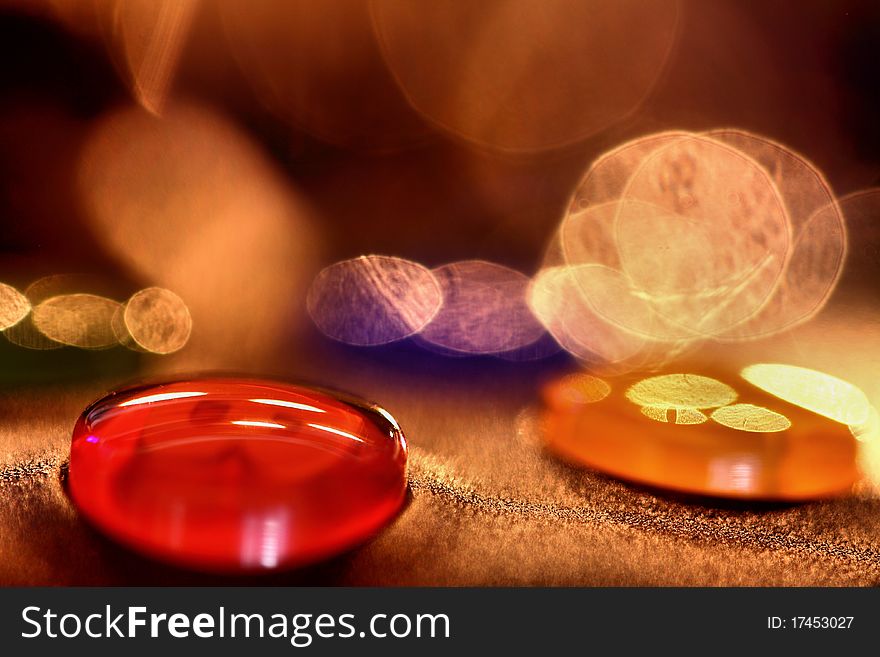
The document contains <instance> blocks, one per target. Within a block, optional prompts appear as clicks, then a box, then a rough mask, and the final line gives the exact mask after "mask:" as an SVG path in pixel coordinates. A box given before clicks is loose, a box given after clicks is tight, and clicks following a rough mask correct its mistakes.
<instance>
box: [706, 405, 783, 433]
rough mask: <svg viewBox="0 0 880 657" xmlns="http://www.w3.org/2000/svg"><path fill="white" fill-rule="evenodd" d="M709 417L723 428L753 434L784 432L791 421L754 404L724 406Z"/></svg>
mask: <svg viewBox="0 0 880 657" xmlns="http://www.w3.org/2000/svg"><path fill="white" fill-rule="evenodd" d="M710 417H711V418H712V419H713V420H715V422H717V423H718V424H721V425H724V426H725V427H730V428H731V429H737V430H738V431H751V432H754V433H773V432H776V431H785V430H786V429H788V428H789V427H790V426H791V420H789V419H788V418H787V417H785V416H784V415H782V414H781V413H777V412H776V411H771V410H770V409H769V408H764V407H763V406H755V405H754V404H733V405H732V406H724V407H723V408H719V409H717V410H716V411H714V412H713V413H712V415H711V416H710Z"/></svg>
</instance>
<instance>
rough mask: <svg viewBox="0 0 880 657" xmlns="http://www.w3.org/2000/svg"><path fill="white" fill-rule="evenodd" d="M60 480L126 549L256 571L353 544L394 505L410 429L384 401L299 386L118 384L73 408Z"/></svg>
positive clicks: (401, 487) (390, 514)
mask: <svg viewBox="0 0 880 657" xmlns="http://www.w3.org/2000/svg"><path fill="white" fill-rule="evenodd" d="M69 490H70V495H71V497H72V498H73V501H74V503H75V504H76V505H77V507H78V508H79V510H80V512H81V513H82V514H83V515H84V516H85V517H86V518H87V519H88V520H89V521H91V522H92V523H93V524H94V525H96V526H97V527H98V528H99V529H101V530H103V531H104V532H106V533H107V534H108V535H110V536H111V537H113V538H115V539H116V540H118V541H120V542H122V543H124V544H126V545H128V546H129V547H131V548H132V549H134V550H137V551H139V552H142V553H144V554H146V555H149V556H152V557H155V558H159V559H162V560H165V561H170V562H173V563H176V564H179V565H183V566H187V567H192V568H198V569H203V570H215V571H254V570H266V569H275V568H281V567H289V566H295V565H301V564H304V563H308V562H314V561H317V560H320V559H323V558H326V557H330V556H333V555H335V554H338V553H340V552H342V551H345V550H346V549H349V548H351V547H353V546H355V545H357V544H359V543H362V542H363V541H365V540H366V539H368V538H369V537H371V536H372V535H373V534H375V533H376V532H377V531H378V530H379V529H380V528H382V527H383V526H384V525H386V524H387V523H389V522H390V521H391V520H392V519H393V518H394V516H395V515H396V514H397V513H398V512H399V511H400V508H401V506H402V504H403V501H404V497H405V492H406V442H405V440H404V437H403V434H402V432H401V431H400V428H399V427H398V426H397V424H396V422H395V421H394V419H393V418H392V417H391V416H390V415H388V413H387V412H385V411H384V410H382V409H380V408H378V407H376V406H372V405H369V404H366V403H361V402H358V401H354V400H349V399H347V398H345V397H341V396H336V395H335V394H330V393H326V392H321V391H317V390H313V389H309V388H305V387H300V386H295V385H290V384H285V383H279V382H273V381H259V380H247V379H229V378H223V379H220V378H217V379H192V380H184V381H175V382H172V383H165V384H161V385H153V386H144V387H137V388H130V389H126V390H122V391H120V392H115V393H112V394H110V395H108V396H107V397H104V398H103V399H101V400H99V401H97V402H95V403H94V404H92V405H91V406H89V407H88V408H87V409H86V410H85V411H84V412H83V414H82V415H81V416H80V418H79V420H78V422H77V424H76V427H75V428H74V432H73V442H72V445H71V449H70V470H69Z"/></svg>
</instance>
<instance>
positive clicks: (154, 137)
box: [78, 104, 320, 367]
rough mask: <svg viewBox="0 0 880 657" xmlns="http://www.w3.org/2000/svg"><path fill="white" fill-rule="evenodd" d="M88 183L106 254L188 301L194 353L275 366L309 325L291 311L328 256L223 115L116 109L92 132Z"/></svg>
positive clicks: (96, 231) (91, 216)
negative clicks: (288, 343) (157, 115)
mask: <svg viewBox="0 0 880 657" xmlns="http://www.w3.org/2000/svg"><path fill="white" fill-rule="evenodd" d="M78 182H79V189H78V191H79V194H80V197H81V199H82V203H83V209H84V211H85V214H86V216H87V217H88V220H89V226H90V228H91V229H92V232H93V235H94V236H95V238H96V239H98V240H99V241H100V243H101V244H102V245H103V246H104V247H105V248H106V249H107V252H108V253H109V254H111V255H112V256H113V257H115V258H116V259H117V260H118V261H119V262H120V264H122V265H123V266H126V267H128V268H129V269H130V270H131V271H132V272H133V273H134V274H135V275H136V276H138V277H139V278H141V279H143V280H148V281H151V282H152V283H154V284H155V285H157V286H160V287H163V288H167V289H170V290H173V291H174V292H175V294H178V295H180V297H181V298H183V299H185V300H186V305H187V307H188V309H189V311H190V313H191V314H192V319H193V322H194V324H195V325H196V326H197V327H198V333H197V337H198V339H197V340H194V341H193V344H192V345H191V348H190V349H188V350H187V354H188V357H190V358H193V359H199V358H205V357H209V358H211V359H212V360H211V362H213V363H214V364H215V366H216V367H238V366H242V365H245V364H247V365H248V366H253V365H254V364H256V363H265V362H267V361H268V360H271V359H273V358H274V357H275V356H274V354H276V353H277V351H276V350H277V348H279V345H280V344H281V342H285V341H288V340H290V339H291V336H293V335H295V334H296V332H297V330H298V329H299V328H301V327H298V326H297V325H296V323H295V320H292V319H291V316H292V313H288V312H284V310H283V309H284V308H286V307H289V304H293V303H295V300H296V299H300V298H303V297H304V296H305V290H306V286H307V282H308V280H309V279H310V278H311V276H312V275H313V273H314V263H315V260H316V258H317V257H319V251H320V246H319V243H318V241H317V240H316V239H315V233H314V231H313V229H312V224H311V220H310V213H309V211H308V210H307V207H306V205H305V203H304V202H303V201H302V200H301V199H300V198H299V196H298V195H297V194H296V192H295V191H294V190H293V189H292V187H291V185H290V182H289V181H288V180H287V179H286V178H285V177H283V176H282V175H280V174H279V172H278V171H277V170H276V169H275V167H274V165H273V164H272V163H271V161H270V160H269V159H268V158H267V157H266V156H265V155H264V154H263V152H262V151H261V150H260V148H259V147H258V146H257V145H255V143H254V141H253V140H252V139H251V137H249V136H248V135H247V134H245V133H244V132H243V131H242V130H240V129H239V128H238V127H237V126H236V125H235V124H233V123H231V122H230V121H228V120H226V119H225V118H224V117H223V116H222V115H219V114H217V113H216V112H215V111H214V110H211V109H208V108H205V107H200V106H197V105H176V104H170V105H168V106H167V107H166V108H165V111H164V113H163V116H162V119H161V120H159V119H157V118H155V117H153V116H151V115H149V114H147V113H146V112H144V111H143V110H141V109H139V108H124V109H120V110H115V111H112V112H110V113H109V114H107V115H105V116H103V117H102V118H101V119H100V120H99V121H98V122H97V125H96V128H95V129H94V130H93V131H92V133H91V134H90V135H89V136H88V140H87V143H86V145H85V147H84V148H83V151H82V156H81V161H80V166H79V181H78ZM267 304H269V306H268V307H267ZM300 321H301V320H300Z"/></svg>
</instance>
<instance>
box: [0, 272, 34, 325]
mask: <svg viewBox="0 0 880 657" xmlns="http://www.w3.org/2000/svg"><path fill="white" fill-rule="evenodd" d="M30 310H31V304H30V301H28V298H27V297H26V296H25V295H23V294H22V293H21V292H19V291H18V290H16V289H15V288H14V287H12V286H11V285H6V283H0V331H4V330H6V329H8V328H9V327H10V326H15V325H16V324H18V323H19V322H20V321H21V320H23V319H24V318H25V317H27V314H28V313H29V312H30Z"/></svg>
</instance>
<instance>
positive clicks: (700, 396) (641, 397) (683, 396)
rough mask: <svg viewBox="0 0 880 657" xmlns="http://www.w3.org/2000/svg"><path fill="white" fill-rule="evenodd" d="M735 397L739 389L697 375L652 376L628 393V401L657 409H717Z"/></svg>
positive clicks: (631, 388) (632, 387)
mask: <svg viewBox="0 0 880 657" xmlns="http://www.w3.org/2000/svg"><path fill="white" fill-rule="evenodd" d="M736 396H737V395H736V390H734V389H733V388H731V387H730V386H729V385H727V384H726V383H722V382H721V381H718V380H717V379H712V378H709V377H707V376H700V375H698V374H664V375H662V376H653V377H651V378H649V379H644V380H642V381H639V382H638V383H636V384H634V385H633V386H631V387H630V388H629V389H628V390H627V391H626V397H627V399H629V400H630V401H631V402H633V403H634V404H637V405H638V406H642V407H646V406H647V407H652V408H658V409H667V408H673V409H682V410H698V409H701V408H715V407H717V406H725V405H727V404H729V403H731V402H733V401H734V400H736ZM680 424H682V423H680ZM683 424H687V423H683Z"/></svg>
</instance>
